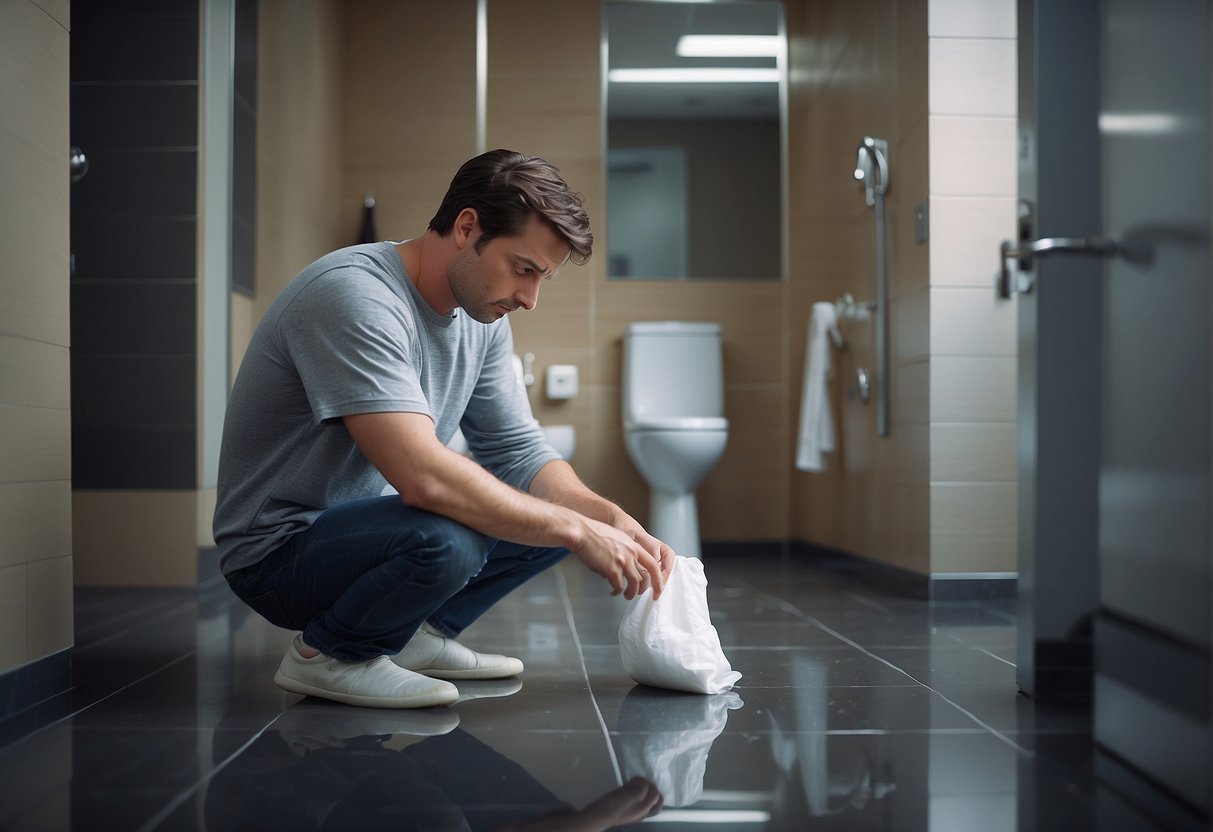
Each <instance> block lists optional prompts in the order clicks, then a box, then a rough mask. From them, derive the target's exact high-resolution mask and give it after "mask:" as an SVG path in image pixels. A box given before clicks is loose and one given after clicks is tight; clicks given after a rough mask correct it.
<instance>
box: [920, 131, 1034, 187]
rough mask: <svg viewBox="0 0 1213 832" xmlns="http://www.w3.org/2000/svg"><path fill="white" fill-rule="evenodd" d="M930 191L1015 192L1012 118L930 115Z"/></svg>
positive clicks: (1015, 175)
mask: <svg viewBox="0 0 1213 832" xmlns="http://www.w3.org/2000/svg"><path fill="white" fill-rule="evenodd" d="M930 129H931V151H930V160H931V161H930V164H931V195H932V196H936V195H950V196H1014V195H1015V192H1016V190H1017V187H1018V167H1017V159H1016V154H1015V130H1016V123H1015V119H1014V118H1007V117H988V116H931V127H930Z"/></svg>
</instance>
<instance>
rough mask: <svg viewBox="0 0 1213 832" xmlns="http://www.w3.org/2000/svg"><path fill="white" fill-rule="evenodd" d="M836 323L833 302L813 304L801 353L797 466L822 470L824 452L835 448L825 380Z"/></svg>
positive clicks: (827, 377)
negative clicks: (802, 374)
mask: <svg viewBox="0 0 1213 832" xmlns="http://www.w3.org/2000/svg"><path fill="white" fill-rule="evenodd" d="M837 325H838V317H837V312H836V310H835V309H834V304H832V303H815V304H813V312H812V314H811V315H810V316H809V337H808V341H807V343H806V344H805V353H804V390H803V391H802V393H801V397H800V436H799V441H798V442H797V448H796V467H797V468H799V469H800V470H801V471H813V472H818V471H824V470H825V469H826V466H825V460H824V459H822V456H821V455H822V454H823V453H829V452H831V451H833V450H834V420H833V419H832V418H831V416H830V396H829V390H828V389H827V387H826V382H827V380H828V379H829V378H830V376H831V374H832V373H831V366H830V363H831V362H830V340H829V334H830V330H831V329H833V328H834V327H836V326H837Z"/></svg>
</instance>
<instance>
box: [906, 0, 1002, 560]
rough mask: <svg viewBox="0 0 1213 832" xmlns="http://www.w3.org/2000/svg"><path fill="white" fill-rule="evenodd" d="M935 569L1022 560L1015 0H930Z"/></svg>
mask: <svg viewBox="0 0 1213 832" xmlns="http://www.w3.org/2000/svg"><path fill="white" fill-rule="evenodd" d="M928 30H929V74H930V80H929V84H928V89H929V96H930V131H931V146H930V192H931V265H930V291H929V296H930V321H931V327H930V362H931V378H930V387H929V389H930V404H929V411H930V512H931V514H930V516H931V523H930V526H931V562H930V566H931V571H932V572H1012V571H1014V570H1015V569H1016V524H1015V517H1016V508H1015V499H1016V493H1017V486H1016V473H1015V385H1016V382H1015V368H1016V329H1015V323H1016V322H1015V307H1014V305H1013V304H999V303H997V302H996V301H995V299H994V292H993V289H992V281H993V272H994V270H995V269H996V268H997V266H998V246H999V243H1000V242H1001V241H1002V240H1004V239H1011V238H1013V237H1014V232H1015V193H1016V152H1015V130H1016V108H1017V103H1016V31H1015V3H1014V0H982V2H968V0H966V2H961V1H960V0H930V3H929V13H928Z"/></svg>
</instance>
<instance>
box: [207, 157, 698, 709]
mask: <svg viewBox="0 0 1213 832" xmlns="http://www.w3.org/2000/svg"><path fill="white" fill-rule="evenodd" d="M592 245H593V236H592V234H591V233H590V227H589V218H588V217H587V215H586V213H585V210H584V209H583V207H582V204H581V198H580V197H579V196H578V195H577V194H575V193H573V192H572V191H571V190H570V189H569V186H568V185H567V184H566V183H565V182H564V180H563V179H562V178H561V177H560V175H559V173H558V172H557V170H556V169H555V168H554V167H553V166H551V165H550V164H548V163H547V162H545V161H544V160H542V159H538V158H534V157H527V156H523V155H521V154H519V153H514V152H511V151H507V150H495V151H492V152H489V153H485V154H483V155H481V156H477V157H476V158H474V159H471V160H470V161H468V162H466V163H465V164H464V165H463V166H462V167H461V168H460V169H459V172H458V173H457V174H456V175H455V178H454V180H453V181H452V182H451V186H450V189H449V190H448V191H447V194H446V197H445V198H444V199H443V202H442V205H441V206H440V207H439V209H438V212H437V214H435V216H434V218H433V219H432V220H431V221H430V224H429V228H428V229H427V230H426V232H425V233H424V234H423V235H421V236H420V237H418V238H416V239H413V240H408V241H405V242H403V243H375V244H371V245H363V246H354V247H352V248H347V249H342V250H340V251H337V252H334V253H332V254H329V255H326V256H325V257H322V258H321V259H319V260H317V261H316V262H315V263H313V264H312V265H310V266H308V267H307V268H306V269H304V270H303V271H302V272H301V273H300V274H299V275H298V276H297V277H296V278H295V279H294V280H293V281H292V282H291V283H290V284H289V285H288V286H287V287H286V289H285V290H284V291H283V293H282V294H281V295H280V296H279V297H278V299H277V300H276V301H275V302H274V304H273V305H272V306H271V307H270V309H269V310H268V311H267V313H266V315H265V317H264V319H263V320H262V321H261V323H260V324H259V325H258V327H257V330H256V332H255V333H254V335H253V339H252V341H251V343H250V344H249V348H248V352H247V354H246V356H245V358H244V362H243V364H242V366H241V369H240V372H239V374H238V376H237V378H236V382H235V385H234V386H233V389H232V393H231V398H230V401H229V404H228V411H227V418H226V422H225V426H224V432H223V445H222V450H221V452H220V462H219V499H218V506H217V508H216V512H215V540H216V541H217V542H218V545H219V558H220V566H221V568H222V570H223V574H224V576H225V577H226V578H227V580H228V582H229V584H230V585H231V586H232V588H233V590H234V591H235V592H236V594H237V595H238V596H240V597H241V598H242V599H243V600H244V601H245V602H246V603H247V604H248V605H249V606H250V607H252V608H253V609H254V610H256V611H257V612H258V613H260V614H261V615H262V616H264V617H265V618H267V619H268V620H269V621H271V622H273V623H274V624H277V625H279V626H282V627H287V628H290V629H295V630H301V631H302V632H301V634H300V635H299V636H297V637H296V639H295V640H294V642H293V643H292V644H291V646H290V648H289V649H288V650H287V653H286V655H285V656H284V657H283V659H282V663H281V665H280V666H279V669H278V672H277V673H276V674H275V677H274V681H275V682H276V683H277V684H278V685H279V687H282V688H284V689H285V690H288V691H292V692H294V693H301V694H307V695H312V696H319V697H324V698H327V699H333V700H336V701H339V702H345V703H348V704H354V705H368V706H373V707H387V708H415V707H426V706H431V705H443V704H449V703H451V702H454V701H455V699H456V698H457V697H458V691H457V689H456V688H455V686H454V685H453V684H451V683H450V682H449V681H446V680H451V679H492V678H504V677H509V676H514V675H517V674H518V673H520V672H521V671H522V662H521V661H519V660H518V659H515V658H511V657H508V656H498V655H487V654H481V653H477V652H475V651H472V650H470V649H468V648H467V647H464V646H463V645H461V644H459V643H458V642H456V641H455V640H454V639H455V637H456V636H458V635H459V634H460V632H462V631H463V630H464V629H465V628H466V627H467V626H468V625H469V624H471V623H472V622H473V621H474V620H475V619H476V618H477V617H479V616H480V615H481V614H482V613H484V612H485V610H487V609H488V608H489V607H490V606H492V605H493V604H494V603H496V602H497V601H499V600H500V599H501V598H502V597H504V596H505V595H506V594H507V593H509V592H510V591H511V590H513V589H514V588H516V587H517V586H519V585H520V584H522V583H523V582H524V581H526V580H527V579H528V578H530V577H532V576H534V575H536V574H538V573H539V572H541V571H542V570H544V569H546V568H548V567H549V566H552V565H553V564H555V563H557V562H558V561H559V560H561V559H562V558H563V557H565V556H566V555H567V554H569V553H570V552H572V553H573V554H574V555H576V556H577V557H578V558H579V559H580V560H581V561H582V562H583V563H584V564H585V565H586V566H588V567H589V568H590V569H592V570H593V571H595V572H597V573H598V574H599V575H601V576H602V577H603V578H605V579H606V580H607V581H608V582H609V583H610V585H611V590H612V594H616V595H618V594H622V595H623V596H624V597H625V598H628V599H631V598H634V597H635V596H636V595H638V594H641V593H643V592H645V591H646V590H648V589H649V588H650V587H651V589H652V591H653V595H654V597H657V596H658V595H660V592H661V589H662V587H663V585H664V583H665V579H666V578H667V577H668V576H669V574H670V570H671V569H672V568H673V564H674V553H673V552H672V551H671V550H670V548H669V547H668V546H666V545H665V544H663V543H662V542H661V541H659V540H657V539H656V538H654V537H652V536H651V535H649V534H648V533H647V532H646V531H645V530H644V529H643V528H642V527H641V526H640V524H639V523H637V522H636V521H635V520H634V519H632V518H631V517H629V516H628V515H627V514H626V513H624V512H623V510H622V509H620V508H619V507H618V506H616V505H614V504H613V503H611V502H609V501H608V500H606V499H604V498H602V497H600V496H598V495H597V494H595V493H593V492H592V491H591V490H590V489H589V488H587V487H586V486H585V485H584V484H583V483H582V482H581V480H580V479H578V477H577V476H576V474H574V472H573V469H572V468H571V467H570V466H569V465H568V464H567V463H565V462H564V461H562V460H561V459H560V458H559V456H558V455H557V454H556V453H555V452H554V451H553V450H552V449H551V448H550V447H548V446H547V444H546V443H545V442H544V440H543V434H542V432H541V431H540V429H539V427H538V425H537V423H536V422H535V420H534V418H533V417H532V416H531V411H530V407H529V404H528V402H527V400H526V393H525V390H523V389H522V388H521V386H520V385H518V384H517V383H516V381H515V377H514V370H513V352H514V347H513V339H512V336H511V334H510V327H509V321H508V318H507V317H506V316H507V315H508V314H509V313H510V312H513V311H515V310H517V309H524V310H531V309H533V308H534V307H535V304H536V302H537V300H538V296H539V287H540V283H541V281H543V280H545V279H548V278H551V277H553V276H554V275H555V274H556V273H557V271H559V269H560V267H561V266H562V265H563V264H564V262H565V261H566V260H569V259H572V260H573V261H574V262H576V263H579V264H580V263H584V262H585V261H586V260H587V259H588V258H589V256H590V254H591V249H592ZM457 428H462V430H463V433H464V435H465V436H466V438H467V441H468V445H469V447H470V448H471V450H472V453H473V455H474V456H475V459H476V462H473V461H472V460H470V459H468V458H466V457H464V456H461V455H459V454H457V453H455V452H453V451H451V450H450V449H448V448H447V447H446V443H447V442H448V441H449V440H450V439H451V437H452V436H453V435H454V433H455V431H456V429H457ZM478 463H479V464H478ZM482 466H483V467H482ZM387 485H390V486H392V488H394V489H395V491H396V492H397V493H396V494H391V495H388V496H382V495H383V494H384V492H385V490H387V489H386V486H387Z"/></svg>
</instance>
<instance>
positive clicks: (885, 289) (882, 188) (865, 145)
mask: <svg viewBox="0 0 1213 832" xmlns="http://www.w3.org/2000/svg"><path fill="white" fill-rule="evenodd" d="M858 152H859V156H858V159H857V161H856V163H855V178H856V179H857V180H859V181H862V182H863V183H864V199H865V201H866V202H867V204H868V205H869V206H870V207H872V208H875V209H876V210H875V214H876V303H875V307H876V308H875V312H876V432H877V433H878V434H879V435H880V436H888V435H889V314H888V310H889V275H888V270H887V262H886V258H885V216H884V196H885V193H886V192H887V191H888V189H889V157H888V153H889V143H888V142H887V141H885V140H884V139H876V138H873V137H872V136H864V137H863V140H862V141H860V142H859V151H858Z"/></svg>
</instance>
